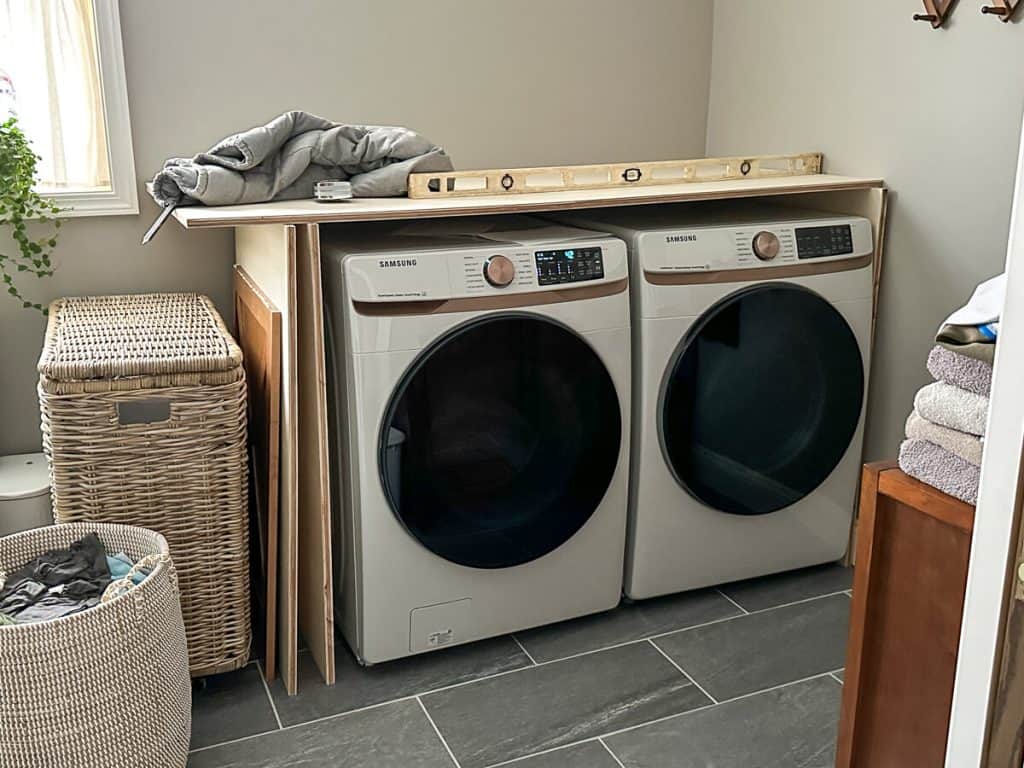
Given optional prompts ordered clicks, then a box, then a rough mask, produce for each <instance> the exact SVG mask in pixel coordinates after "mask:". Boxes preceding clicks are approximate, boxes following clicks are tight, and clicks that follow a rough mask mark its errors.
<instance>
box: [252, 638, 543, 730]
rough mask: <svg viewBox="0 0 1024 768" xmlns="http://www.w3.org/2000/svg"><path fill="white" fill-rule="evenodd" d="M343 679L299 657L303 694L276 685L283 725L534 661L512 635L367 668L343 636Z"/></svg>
mask: <svg viewBox="0 0 1024 768" xmlns="http://www.w3.org/2000/svg"><path fill="white" fill-rule="evenodd" d="M335 647H336V651H335V656H334V658H335V668H336V670H337V682H336V683H335V684H334V685H333V686H326V685H324V683H323V679H322V678H321V677H320V671H319V670H318V669H317V668H316V664H314V662H313V659H312V657H311V656H310V655H309V654H308V653H303V654H300V655H299V692H298V694H297V695H295V696H289V695H288V694H287V693H286V692H285V689H284V685H283V684H282V683H281V681H280V680H275V681H274V682H273V683H272V684H271V687H270V691H271V693H272V694H273V696H274V703H275V705H276V706H277V713H278V715H279V716H280V718H281V723H282V724H283V725H286V726H287V725H295V724H296V723H305V722H309V721H310V720H315V719H317V718H320V717H326V716H328V715H336V714H339V713H341V712H350V711H352V710H354V709H361V708H362V707H368V706H371V705H373V704H382V703H384V702H387V701H393V700H394V699H400V698H403V697H405V696H414V695H416V694H420V693H423V692H424V691H430V690H433V689H435V688H442V687H444V686H447V685H455V684H456V683H462V682H466V681H467V680H475V679H477V678H479V677H485V676H487V675H493V674H496V673H498V672H505V671H507V670H510V669H518V668H520V667H526V666H529V665H530V660H529V659H528V658H527V657H526V654H524V653H523V652H522V650H521V649H520V648H519V646H518V645H516V642H515V640H513V639H512V638H511V637H499V638H495V639H493V640H482V641H480V642H478V643H470V644H469V645H462V646H458V647H455V648H448V649H445V650H443V651H435V652H433V653H427V654H423V655H420V656H412V657H410V658H407V659H399V660H397V661H389V662H387V663H384V664H377V665H375V666H373V667H361V666H359V664H358V662H356V660H355V657H354V656H353V655H352V652H351V651H349V649H348V646H347V645H345V641H344V640H342V639H341V638H340V637H339V638H338V639H337V642H336V643H335Z"/></svg>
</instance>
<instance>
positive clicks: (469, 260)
mask: <svg viewBox="0 0 1024 768" xmlns="http://www.w3.org/2000/svg"><path fill="white" fill-rule="evenodd" d="M344 270H345V280H346V282H347V285H348V291H349V296H350V298H351V299H352V300H354V301H374V302H378V301H423V300H428V299H455V298H460V297H466V298H469V297H476V296H493V295H499V294H500V295H504V294H511V293H531V292H537V291H560V290H565V289H567V288H572V287H575V286H576V285H578V284H580V283H584V282H585V283H588V284H591V283H594V282H613V281H617V280H625V279H626V277H627V275H628V271H629V267H628V257H627V252H626V244H625V243H624V242H622V241H621V240H619V239H618V238H614V237H610V236H607V235H603V234H598V235H596V236H594V237H580V238H579V239H578V240H576V241H568V242H567V241H566V240H561V241H558V240H539V241H537V242H533V243H530V242H524V243H511V244H509V243H500V244H499V243H495V244H492V245H488V246H483V247H480V246H475V247H465V246H462V247H453V248H449V249H431V250H413V249H408V250H404V251H398V250H395V251H390V252H384V251H383V250H382V251H380V252H378V253H367V252H365V251H364V252H354V253H350V254H348V255H346V256H345V262H344Z"/></svg>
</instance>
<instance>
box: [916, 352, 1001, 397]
mask: <svg viewBox="0 0 1024 768" xmlns="http://www.w3.org/2000/svg"><path fill="white" fill-rule="evenodd" d="M928 372H929V373H930V374H931V375H932V376H933V377H935V379H936V380H937V381H944V382H946V383H947V384H952V385H953V386H954V387H960V389H966V390H967V391H968V392H974V393H975V394H978V395H984V396H985V397H988V396H989V394H990V393H991V392H992V365H991V364H989V363H986V362H984V361H983V360H978V359H977V358H974V357H968V356H967V355H961V354H959V353H958V352H953V351H952V350H950V349H947V348H946V347H943V346H939V345H936V346H934V347H932V351H931V352H929V353H928Z"/></svg>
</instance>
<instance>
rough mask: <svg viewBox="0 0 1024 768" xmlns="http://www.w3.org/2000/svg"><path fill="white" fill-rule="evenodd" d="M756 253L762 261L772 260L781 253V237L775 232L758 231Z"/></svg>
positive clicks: (755, 245)
mask: <svg viewBox="0 0 1024 768" xmlns="http://www.w3.org/2000/svg"><path fill="white" fill-rule="evenodd" d="M753 247H754V255H755V256H757V258H759V259H760V260H761V261H771V260H772V259H774V258H775V257H776V256H778V255H779V249H780V248H781V247H782V246H781V244H780V243H779V237H778V235H776V234H775V233H774V232H758V233H757V234H756V235H754V243H753Z"/></svg>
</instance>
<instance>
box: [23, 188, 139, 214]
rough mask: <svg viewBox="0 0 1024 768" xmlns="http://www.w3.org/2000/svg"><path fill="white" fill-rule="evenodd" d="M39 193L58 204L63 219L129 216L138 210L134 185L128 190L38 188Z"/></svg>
mask: <svg viewBox="0 0 1024 768" xmlns="http://www.w3.org/2000/svg"><path fill="white" fill-rule="evenodd" d="M39 194H40V195H42V196H43V197H45V198H47V199H48V200H52V201H53V202H54V203H55V204H56V205H58V206H60V208H61V209H62V210H61V213H60V217H61V218H65V219H75V218H82V217H85V216H130V215H135V214H137V213H138V212H139V196H138V193H137V191H136V190H135V188H134V186H133V187H132V189H131V190H130V191H128V192H125V193H122V194H118V193H117V192H115V191H112V190H111V191H104V192H84V191H83V192H55V193H47V192H46V191H45V190H40V191H39Z"/></svg>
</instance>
